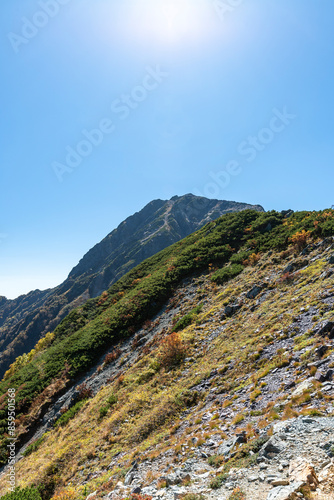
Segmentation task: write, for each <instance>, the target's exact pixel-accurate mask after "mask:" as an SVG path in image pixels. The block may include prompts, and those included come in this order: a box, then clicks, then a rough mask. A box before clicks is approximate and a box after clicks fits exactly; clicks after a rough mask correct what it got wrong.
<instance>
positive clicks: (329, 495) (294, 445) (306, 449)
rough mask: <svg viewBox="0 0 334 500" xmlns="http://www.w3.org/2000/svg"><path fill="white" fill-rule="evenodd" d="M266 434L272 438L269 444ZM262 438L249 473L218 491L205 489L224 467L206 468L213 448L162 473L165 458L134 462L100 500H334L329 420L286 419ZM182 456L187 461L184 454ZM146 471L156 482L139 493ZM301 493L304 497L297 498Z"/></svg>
mask: <svg viewBox="0 0 334 500" xmlns="http://www.w3.org/2000/svg"><path fill="white" fill-rule="evenodd" d="M268 434H271V436H270V438H269V436H268ZM261 435H262V437H263V436H266V437H267V438H268V441H267V442H266V443H265V444H263V446H262V447H261V449H260V452H259V454H258V457H257V459H256V463H255V464H254V465H252V467H250V468H238V469H237V468H234V469H231V470H230V471H229V473H228V474H226V477H225V478H224V481H223V482H222V486H221V487H220V488H219V489H217V490H213V489H211V488H210V482H211V481H212V478H213V477H215V476H216V475H219V474H220V472H221V471H222V470H223V466H222V467H220V468H218V469H215V468H214V467H212V466H210V465H209V464H208V461H207V459H206V457H207V456H208V455H210V454H211V453H212V451H213V450H214V449H215V447H216V443H207V448H208V449H206V452H207V453H205V452H204V451H203V450H201V451H200V450H196V456H195V457H194V458H191V459H188V460H185V461H184V462H183V464H182V466H181V467H174V468H170V467H165V468H163V465H164V461H165V462H166V461H167V460H168V458H169V457H168V454H166V456H160V457H159V458H157V459H156V460H153V461H150V462H148V461H145V462H142V463H140V464H137V463H136V462H135V463H134V464H133V466H132V467H131V469H130V470H129V471H128V473H127V474H126V476H125V478H124V482H119V483H118V484H117V486H116V488H115V489H114V490H113V491H112V492H110V493H109V494H108V495H107V496H106V497H105V498H106V499H107V498H110V499H112V500H118V499H121V498H124V497H126V496H128V495H129V494H130V493H131V492H134V493H141V494H142V495H149V496H151V497H152V498H153V499H168V500H174V499H178V498H182V497H183V496H184V495H187V494H188V495H189V494H190V493H193V494H197V495H200V494H202V495H204V497H205V498H207V499H208V500H209V499H212V500H214V499H216V500H227V499H228V498H229V497H230V495H231V494H232V492H233V491H235V490H236V489H237V488H240V490H242V491H243V492H245V498H246V499H247V500H262V499H264V500H288V499H290V498H301V499H302V498H310V497H309V496H308V495H309V487H310V489H311V491H312V488H314V493H313V495H314V496H313V497H312V498H317V499H327V500H330V499H334V490H333V488H332V486H333V485H332V480H333V473H334V459H333V458H332V457H334V418H333V417H328V418H319V417H315V418H310V417H298V418H294V419H289V420H287V421H284V422H278V423H276V424H274V425H273V426H270V428H269V429H266V430H265V431H263V432H262V434H261ZM239 439H240V437H239ZM237 446H238V437H233V438H232V439H228V440H225V441H224V442H223V443H222V444H220V445H219V447H218V449H217V452H218V454H224V455H225V456H231V455H232V454H233V451H234V450H235V448H236V447H237ZM193 450H195V448H193ZM181 454H182V455H183V456H184V455H186V451H184V452H182V453H181ZM170 455H171V454H170ZM111 465H112V464H111ZM148 471H150V474H151V475H152V477H154V476H156V478H155V479H154V480H153V481H152V482H151V483H150V484H149V485H148V486H145V487H143V484H144V483H147V475H148ZM310 475H311V479H312V481H311V480H310V478H309V477H308V476H310ZM305 487H306V488H305ZM303 488H304V491H305V492H306V493H305V495H306V496H304V494H303V493H302V491H303ZM292 494H295V496H294V497H293V496H291V495H292ZM93 496H94V494H93V495H92V496H91V497H90V498H92V497H93Z"/></svg>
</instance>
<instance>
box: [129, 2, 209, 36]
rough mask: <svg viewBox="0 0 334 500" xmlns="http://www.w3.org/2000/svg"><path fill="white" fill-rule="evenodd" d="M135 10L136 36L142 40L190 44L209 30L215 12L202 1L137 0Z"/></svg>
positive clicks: (134, 34) (134, 33)
mask: <svg viewBox="0 0 334 500" xmlns="http://www.w3.org/2000/svg"><path fill="white" fill-rule="evenodd" d="M132 12H133V14H134V15H135V18H136V22H135V28H134V31H133V36H135V37H136V38H137V39H140V40H141V41H143V42H145V41H149V42H151V43H157V44H169V45H172V44H174V43H177V44H179V43H182V42H184V43H189V42H196V41H200V40H203V38H204V37H205V36H206V35H208V34H209V33H210V28H209V25H210V20H211V19H212V16H211V14H212V12H211V10H210V9H209V8H208V5H207V2H202V1H201V0H197V1H196V0H138V4H137V6H136V8H134V9H133V11H132ZM131 24H132V26H133V23H131Z"/></svg>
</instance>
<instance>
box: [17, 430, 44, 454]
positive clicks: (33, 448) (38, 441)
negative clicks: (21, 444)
mask: <svg viewBox="0 0 334 500" xmlns="http://www.w3.org/2000/svg"><path fill="white" fill-rule="evenodd" d="M44 439H45V435H43V436H41V437H40V438H38V439H36V441H33V442H32V443H31V444H29V446H27V448H26V449H25V450H24V452H23V453H22V455H23V456H24V457H27V456H28V455H30V454H31V453H33V452H34V451H36V450H37V449H38V448H39V447H40V445H41V444H42V443H43V441H44Z"/></svg>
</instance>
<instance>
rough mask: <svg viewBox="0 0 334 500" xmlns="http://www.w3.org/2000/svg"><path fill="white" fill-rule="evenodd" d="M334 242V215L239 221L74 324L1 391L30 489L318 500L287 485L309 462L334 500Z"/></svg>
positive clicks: (18, 368) (159, 263)
mask: <svg viewBox="0 0 334 500" xmlns="http://www.w3.org/2000/svg"><path fill="white" fill-rule="evenodd" d="M333 234H334V212H333V211H330V210H327V211H324V212H318V213H317V212H311V213H307V212H302V213H296V214H293V215H292V216H291V217H288V218H286V217H285V214H284V213H281V214H279V213H276V212H270V213H266V214H259V213H256V212H253V211H248V210H247V211H245V212H241V213H238V214H230V215H227V216H224V217H222V218H221V219H219V220H217V221H215V222H212V223H209V224H208V225H206V226H205V227H204V228H202V229H201V230H199V231H197V232H196V233H195V234H193V235H191V236H189V237H187V238H186V239H184V240H182V241H180V242H178V243H176V244H174V245H172V246H171V247H169V248H168V249H165V250H163V251H162V252H160V253H159V254H158V255H155V256H154V257H151V258H150V259H148V260H146V261H145V262H143V263H142V264H141V265H139V266H137V267H136V268H135V269H133V270H132V271H130V273H128V274H127V275H126V276H124V277H123V278H122V279H121V280H119V281H118V282H117V283H116V284H114V285H113V286H112V287H111V288H110V289H109V290H108V293H104V294H103V295H102V296H101V297H99V298H96V299H91V300H90V301H88V302H87V303H86V304H85V305H84V306H82V307H81V308H79V309H78V310H76V311H73V312H72V313H71V314H70V315H69V316H68V317H67V318H65V320H63V322H62V323H61V324H60V325H59V326H58V328H57V329H56V330H55V338H54V339H49V340H46V341H45V344H44V346H42V345H40V346H39V347H38V348H37V349H36V351H35V352H32V353H31V355H30V356H28V358H27V359H26V360H24V362H23V363H22V362H20V363H17V364H16V365H13V366H12V368H11V370H10V372H9V373H8V374H7V376H6V379H5V380H4V381H3V382H2V383H1V385H0V389H1V394H2V397H1V399H0V401H1V402H2V407H1V418H2V419H3V420H2V426H3V432H5V431H6V425H7V423H6V420H5V418H6V414H7V411H6V391H7V389H8V388H10V387H11V388H13V387H14V388H16V391H17V392H16V408H17V421H16V422H17V431H16V437H17V438H18V441H17V451H18V450H19V449H20V448H21V451H23V452H24V454H25V455H26V457H25V458H22V459H21V460H20V461H19V462H18V464H17V479H18V482H19V484H21V485H22V486H27V485H29V484H38V485H40V486H41V492H42V497H43V499H45V500H47V499H49V498H51V497H52V496H53V495H54V493H55V492H56V496H55V497H54V498H55V499H57V498H73V500H76V499H78V500H79V499H80V500H81V499H84V498H86V497H87V495H88V494H89V493H93V492H96V494H95V497H96V499H98V498H103V497H105V495H106V494H109V498H113V499H116V498H125V497H126V496H127V495H128V494H129V492H130V491H131V490H133V489H136V488H139V489H141V490H142V493H143V494H149V495H152V496H153V498H161V499H164V498H166V499H173V498H175V496H174V495H179V496H180V495H182V494H186V493H191V492H192V493H193V494H195V493H196V494H204V495H205V497H206V498H208V499H218V498H228V497H229V495H230V494H232V490H233V489H234V488H237V487H240V488H241V490H240V491H239V492H238V491H237V490H236V491H235V493H233V495H234V497H232V496H231V498H234V499H238V500H239V499H247V500H250V499H251V498H252V499H253V500H254V499H255V498H256V499H258V500H262V499H267V498H268V499H269V498H270V499H273V498H276V497H275V495H276V493H277V491H275V488H283V487H285V486H284V485H286V484H287V483H290V484H289V485H288V486H287V488H288V489H290V490H291V488H295V490H294V491H297V490H298V489H300V488H304V493H305V495H306V493H307V495H308V496H306V498H312V497H311V496H310V495H311V494H312V492H310V491H309V488H308V484H307V482H306V483H305V482H304V483H303V482H302V483H301V484H299V483H300V482H298V481H294V480H293V479H292V477H293V476H292V472H291V474H290V475H289V476H288V469H287V467H288V466H289V464H290V466H292V465H291V463H290V462H291V461H293V460H294V459H295V458H296V459H297V458H298V457H299V456H302V457H304V458H305V459H307V460H310V458H312V462H313V466H314V468H315V472H316V474H319V475H320V476H321V477H325V475H326V474H327V476H328V477H329V479H328V481H327V482H324V483H323V484H322V485H321V489H319V488H318V489H317V490H318V491H317V494H318V493H319V494H320V493H323V495H324V496H317V497H314V498H326V499H331V498H333V496H332V492H333V490H332V489H331V488H332V487H331V484H330V474H331V470H330V469H328V470H325V469H324V468H325V466H326V465H328V464H330V463H331V462H330V458H331V456H333V450H332V446H333V443H332V441H331V429H332V428H333V426H334V422H333V419H326V418H324V417H325V416H331V415H333V396H334V385H333V384H332V382H331V377H332V375H333V366H334V348H333V347H334V346H333V338H334V333H333V332H334V322H333V304H334V281H333V276H334V269H333V264H334V255H333V249H334V240H333V238H332V235H333ZM172 331H174V332H175V333H172V334H171V332H172ZM48 344H51V345H49V346H48ZM100 356H102V357H100ZM22 365H23V366H22ZM298 415H299V416H305V419H297V420H295V419H296V417H297V416H298ZM317 416H320V417H322V418H320V419H318V418H317ZM285 419H292V420H288V421H287V423H286V424H285V423H283V424H282V426H281V427H279V426H277V425H276V426H274V424H275V423H277V422H278V421H280V420H285ZM272 433H274V437H273V438H271V437H270V435H271V434H272ZM4 438H5V439H4V440H3V443H2V444H3V448H2V450H3V452H4V451H5V446H6V444H7V443H8V440H7V438H6V435H4ZM28 440H30V442H29V443H28ZM27 444H30V446H29V448H27V447H26V445H27ZM19 456H20V455H19ZM239 470H240V473H239ZM217 471H218V472H217ZM320 473H321V474H320ZM216 474H218V475H216ZM262 477H263V479H261V478H262ZM180 483H181V484H180ZM276 483H277V486H276ZM166 485H167V486H168V488H164V486H166ZM280 485H281V486H280ZM0 487H1V488H2V490H1V491H2V492H4V491H5V490H6V487H7V486H6V479H5V477H2V478H1V480H0ZM161 488H162V489H161ZM305 488H306V489H307V488H308V492H307V491H306V489H305ZM64 489H65V490H66V491H67V493H66V495H68V496H65V497H64V495H65V493H64V494H62V495H63V496H61V495H60V492H61V491H62V490H64ZM242 490H243V491H244V492H245V494H243V493H242ZM137 491H138V490H137ZM57 492H58V493H57ZM283 493H284V492H283ZM58 494H59V496H57V495H58ZM237 495H238V496H237ZM246 495H247V496H246ZM269 495H271V496H269ZM276 496H277V495H276ZM299 497H300V495H299ZM189 498H194V497H189ZM195 498H196V500H199V497H195ZM282 498H288V497H287V496H286V497H282ZM291 498H292V497H291ZM295 498H297V496H295Z"/></svg>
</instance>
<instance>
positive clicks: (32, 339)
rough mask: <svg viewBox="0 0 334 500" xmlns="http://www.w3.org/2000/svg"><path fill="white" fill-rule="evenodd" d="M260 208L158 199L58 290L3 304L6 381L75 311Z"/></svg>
mask: <svg viewBox="0 0 334 500" xmlns="http://www.w3.org/2000/svg"><path fill="white" fill-rule="evenodd" d="M246 208H253V209H255V210H258V211H263V208H262V207H260V206H252V205H247V204H245V203H237V202H230V201H219V200H209V199H207V198H201V197H196V196H193V195H191V194H188V195H185V196H181V197H178V196H175V197H173V198H172V199H171V200H168V201H164V200H154V201H152V202H151V203H149V204H148V205H146V207H144V208H143V209H142V210H141V211H140V212H138V213H136V214H134V215H133V216H131V217H129V218H128V219H126V220H125V221H124V222H122V223H121V224H120V225H119V226H118V228H117V229H115V230H114V231H112V232H111V233H110V234H109V235H108V236H107V237H106V238H104V239H103V240H102V241H101V242H100V243H98V244H97V245H96V246H95V247H93V248H92V249H91V250H90V251H89V252H88V253H87V254H86V255H85V256H84V257H83V259H82V260H81V261H80V262H79V264H78V265H77V266H76V267H74V269H73V270H72V271H71V272H70V274H69V276H68V278H67V279H66V280H65V281H64V282H63V283H62V284H61V285H59V286H58V287H56V288H54V289H52V290H46V291H43V292H40V291H39V290H36V291H34V292H30V294H28V295H23V296H21V297H19V298H18V299H16V300H7V301H6V299H5V298H2V300H1V301H0V351H1V352H0V377H1V376H3V374H4V372H5V371H6V369H7V368H8V366H9V365H10V363H11V362H13V361H14V359H15V358H16V357H17V356H19V355H22V354H23V353H26V352H28V351H30V350H31V349H32V348H33V346H34V345H35V344H36V342H37V341H38V340H39V339H40V338H42V337H43V336H44V335H45V334H46V333H47V332H48V331H53V330H54V328H55V327H56V326H57V325H58V324H59V322H60V321H61V320H62V319H63V318H64V317H65V316H66V315H67V314H68V313H69V312H70V311H71V310H72V309H73V308H75V307H78V306H79V305H81V304H83V303H84V302H85V301H86V300H87V299H89V298H91V297H96V296H98V295H100V294H101V293H102V292H103V291H104V290H106V289H107V288H109V287H110V286H111V285H112V283H114V282H115V281H117V279H119V278H120V277H121V276H123V275H124V274H125V273H126V272H127V271H129V270H130V269H131V268H133V267H134V266H135V265H137V264H139V263H140V262H141V261H143V260H144V259H146V258H147V257H150V256H151V255H154V254H155V253H157V252H158V251H160V250H162V249H163V248H166V247H167V246H169V245H171V244H172V243H175V242H176V241H179V240H180V239H182V238H184V237H185V236H187V235H188V234H190V233H192V232H193V231H195V230H196V229H199V228H200V227H202V226H203V225H204V224H206V223H207V222H209V221H211V220H214V219H216V218H217V217H219V216H220V215H222V214H224V213H228V212H234V211H239V210H244V209H246Z"/></svg>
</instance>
